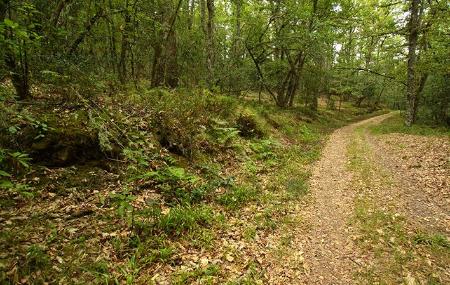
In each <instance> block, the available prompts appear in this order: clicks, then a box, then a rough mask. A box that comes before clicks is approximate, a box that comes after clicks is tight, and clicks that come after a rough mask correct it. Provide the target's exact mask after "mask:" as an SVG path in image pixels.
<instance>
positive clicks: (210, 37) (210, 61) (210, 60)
mask: <svg viewBox="0 0 450 285" xmlns="http://www.w3.org/2000/svg"><path fill="white" fill-rule="evenodd" d="M206 8H207V10H208V21H207V24H206V39H207V46H206V49H207V62H206V64H207V69H208V87H209V89H212V87H213V86H214V78H215V74H214V29H215V27H214V13H215V8H214V0H206Z"/></svg>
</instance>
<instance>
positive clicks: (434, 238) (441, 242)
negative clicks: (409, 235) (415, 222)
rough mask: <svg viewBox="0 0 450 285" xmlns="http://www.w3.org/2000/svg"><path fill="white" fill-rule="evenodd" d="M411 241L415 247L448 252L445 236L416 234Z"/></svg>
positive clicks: (449, 249)
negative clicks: (422, 246)
mask: <svg viewBox="0 0 450 285" xmlns="http://www.w3.org/2000/svg"><path fill="white" fill-rule="evenodd" d="M413 241H414V243H415V244H417V245H422V244H423V245H427V246H431V247H436V248H443V249H445V250H447V251H450V241H449V240H448V238H447V237H446V236H445V235H442V234H433V235H430V234H426V233H417V234H416V235H415V236H414V238H413Z"/></svg>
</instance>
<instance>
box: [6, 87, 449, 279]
mask: <svg viewBox="0 0 450 285" xmlns="http://www.w3.org/2000/svg"><path fill="white" fill-rule="evenodd" d="M156 95H158V96H160V95H159V94H156ZM156 95H155V96H156ZM194 95H195V94H194ZM146 96H151V94H147V93H145V94H144V95H143V96H142V99H143V100H144V99H145V100H144V102H146V101H149V100H148V99H147V97H146ZM185 96H187V95H185ZM127 98H128V97H127ZM137 98H138V97H137ZM158 98H159V97H158ZM168 98H172V97H168ZM187 98H188V99H190V100H198V98H200V97H198V96H192V97H187ZM138 99H139V98H138ZM138 99H134V100H138ZM216 99H217V98H215V100H216ZM224 100H225V101H224V102H225V103H226V104H229V105H226V106H228V107H229V108H224V107H223V106H221V105H218V106H219V107H220V108H219V107H217V106H216V103H214V104H210V103H208V104H206V103H203V104H204V105H205V104H206V107H209V108H213V109H211V110H212V111H210V112H206V113H207V114H208V116H211V115H210V114H216V113H217V112H216V111H214V110H216V109H214V108H218V110H228V109H229V110H232V111H230V114H231V115H225V114H223V115H220V116H218V118H216V117H213V116H211V118H208V120H207V121H206V120H204V119H203V116H200V114H203V113H201V112H199V113H198V114H196V113H192V112H191V111H190V109H191V108H192V107H191V106H190V105H188V106H187V107H186V108H185V109H186V110H185V111H186V112H185V113H186V118H190V117H191V116H197V117H198V118H200V119H202V120H201V121H200V122H202V125H204V129H205V130H204V133H202V136H201V137H200V139H199V142H200V143H201V144H199V147H200V148H199V151H198V152H197V153H196V155H197V156H196V157H195V159H194V160H192V161H190V160H189V159H187V158H186V157H183V155H182V154H180V153H174V152H173V150H172V152H171V151H169V150H167V149H166V147H167V146H166V147H163V146H162V145H160V143H161V140H159V141H158V139H157V138H156V134H157V131H155V128H156V127H158V126H159V127H161V126H160V124H156V123H154V124H153V123H151V122H152V121H154V120H156V122H158V121H157V120H158V118H159V116H161V114H162V115H164V114H165V112H170V110H172V109H174V110H176V111H174V112H172V113H168V115H167V116H168V118H171V119H172V120H173V121H169V123H171V124H173V125H167V126H166V125H163V127H166V128H167V133H169V134H170V133H174V134H177V136H174V137H169V139H171V140H173V141H174V142H181V143H183V140H182V138H184V137H191V135H189V133H187V134H186V133H183V131H186V130H189V128H192V130H196V129H198V128H197V125H198V124H197V123H192V124H189V122H186V120H187V119H186V118H185V117H183V114H184V113H183V110H184V109H183V108H182V107H183V106H184V105H186V104H185V102H186V101H185V100H184V99H183V98H181V99H180V102H179V104H178V103H177V102H175V103H177V104H178V105H175V107H176V108H173V106H172V105H170V104H169V103H167V102H172V101H167V102H166V101H163V103H164V104H166V103H167V104H169V105H168V106H166V105H164V104H162V105H161V106H157V108H156V109H155V110H153V109H151V108H150V107H148V106H146V105H144V103H142V102H141V101H132V102H131V103H133V104H134V105H132V107H129V105H130V104H131V103H130V102H124V103H123V105H121V106H120V108H115V109H112V108H111V109H110V110H111V112H113V110H119V111H117V112H116V113H113V114H112V115H109V116H111V117H112V118H113V119H112V120H106V121H105V122H103V121H100V122H98V121H96V120H94V123H95V124H94V126H97V125H99V126H101V128H100V130H102V131H103V130H105V129H107V130H110V129H114V128H113V126H115V125H116V124H120V126H121V129H123V130H127V131H128V132H129V134H128V137H129V138H132V139H135V137H137V138H138V139H137V142H138V143H137V144H136V146H137V149H134V148H131V150H130V149H125V150H124V153H125V154H126V156H123V157H121V159H123V160H125V161H122V160H117V161H116V160H113V161H112V162H111V161H97V160H96V159H97V158H96V157H94V160H93V161H86V162H80V163H77V164H73V165H64V166H45V165H38V164H36V165H34V166H33V167H32V170H31V171H30V173H29V174H27V175H26V176H25V177H24V178H23V179H22V180H20V181H18V182H20V183H19V184H17V185H27V187H26V188H24V189H25V191H26V192H27V193H28V195H27V196H24V195H23V194H22V193H21V192H20V190H21V189H19V188H18V189H17V190H16V191H15V192H14V191H10V192H7V191H4V192H0V193H1V195H2V196H1V197H0V198H1V199H0V202H1V203H0V206H1V207H0V223H1V227H0V283H1V284H44V283H60V284H68V283H72V284H161V285H166V284H167V285H169V284H228V285H238V284H353V283H355V284H401V283H406V284H408V285H411V284H449V283H450V273H449V270H448V268H447V264H449V263H450V243H449V240H448V238H449V227H450V226H449V213H450V209H449V205H450V201H449V199H450V197H449V191H448V186H449V184H450V182H449V177H450V165H449V157H448V154H449V153H450V149H449V145H450V143H449V139H448V138H449V136H448V130H445V129H444V131H443V132H442V130H440V129H431V128H428V127H424V128H421V127H417V128H412V129H405V128H404V127H402V119H401V117H400V116H399V115H398V114H396V113H389V114H385V115H381V116H376V117H372V118H371V119H367V120H364V121H360V122H358V123H353V124H349V123H350V122H354V121H356V120H362V119H363V118H367V117H370V116H375V115H377V114H380V113H384V111H379V112H377V113H366V112H362V110H360V109H357V108H354V107H353V106H351V105H350V104H345V105H343V106H342V109H340V110H328V109H326V108H325V107H324V106H322V109H321V110H320V112H319V113H318V114H317V115H315V116H310V115H308V113H307V112H304V110H302V109H301V108H298V109H293V110H280V109H277V108H275V107H270V105H263V106H261V105H260V104H254V103H251V102H247V103H246V104H245V105H244V106H243V107H238V108H237V109H236V107H233V108H232V106H234V105H233V104H234V103H235V102H234V101H230V100H229V98H228V97H226V98H224ZM149 102H153V101H151V100H150V101H149ZM196 102H197V101H193V103H192V104H193V105H199V104H197V103H196ZM213 102H216V101H213ZM194 103H195V104H194ZM200 103H202V102H200ZM225 103H223V104H225ZM239 103H240V104H242V102H239ZM105 104H108V103H107V102H106V103H105ZM115 104H116V105H117V104H118V103H117V102H116V103H115ZM171 104H172V103H171ZM240 104H239V105H238V106H240ZM204 105H201V104H200V105H199V106H200V107H198V108H199V110H202V111H204V108H205V106H204ZM107 106H108V105H107ZM211 106H212V107H211ZM128 107H129V108H130V109H131V110H133V112H130V111H127V112H124V113H127V114H128V113H131V114H132V115H130V116H126V117H125V118H124V116H123V115H122V109H123V110H127V109H126V108H128ZM158 108H159V109H158ZM149 110H151V111H152V112H154V114H157V115H158V116H155V117H152V116H151V115H152V113H150V115H148V114H149ZM160 110H163V111H164V112H160ZM180 110H181V111H180ZM25 111H27V112H29V113H30V114H29V116H36V117H38V116H39V115H40V114H41V113H46V116H48V118H49V119H48V120H46V121H45V122H47V123H48V124H49V126H50V127H52V128H53V129H52V130H53V131H54V132H60V131H61V130H65V129H69V130H74V129H77V130H78V129H81V130H82V131H86V130H85V129H88V127H86V126H85V125H86V124H85V123H86V122H85V121H88V122H90V120H84V119H83V118H85V117H86V116H84V115H83V114H84V113H83V112H84V111H83V110H81V111H78V113H77V112H72V111H71V109H69V108H67V110H65V111H62V110H60V109H55V110H54V113H55V114H52V113H50V112H49V111H47V110H45V111H43V110H40V109H39V110H35V109H30V110H25ZM91 111H92V110H91ZM180 113H181V115H180ZM142 114H146V115H145V116H143V115H142ZM193 114H194V115H193ZM233 114H237V115H233ZM239 114H241V115H239ZM102 116H106V115H105V114H103V113H102ZM177 116H178V117H177ZM233 116H235V117H233ZM197 117H196V118H197ZM77 118H78V120H76V119H77ZM89 118H90V117H89ZM107 118H109V117H107ZM243 118H244V119H246V120H244V121H243V123H244V126H245V127H247V129H248V126H250V127H249V129H250V130H251V132H250V134H247V136H242V131H240V132H237V128H238V126H239V120H242V119H243ZM109 121H110V122H114V124H112V125H111V124H108V122H109ZM204 121H205V122H204ZM61 122H63V123H61ZM64 122H70V123H71V124H69V125H67V124H65V123H64ZM194 122H196V121H194ZM100 123H101V124H100ZM241 123H242V122H241ZM252 124H254V125H252ZM348 124H349V125H348ZM343 125H347V126H345V127H342V128H339V127H340V126H343ZM105 126H106V127H105ZM133 126H139V132H137V131H135V132H134V133H133V132H132V131H133V130H134V128H133ZM163 130H164V129H163ZM245 130H246V129H245V128H244V129H243V131H245ZM333 130H334V131H333ZM253 132H255V133H258V135H255V134H253ZM405 132H406V133H407V134H406V133H405ZM193 133H194V134H197V133H196V131H195V132H194V131H193ZM99 134H100V133H99ZM103 134H104V133H103ZM112 134H113V135H114V134H115V133H112ZM46 136H47V137H49V138H52V136H51V135H50V133H47V134H46ZM69 138H70V137H69ZM145 147H146V148H147V149H143V148H145ZM84 148H86V147H84ZM203 149H204V150H203ZM82 154H85V153H84V152H82ZM128 160H130V161H131V162H130V161H128ZM139 163H141V164H142V165H140V164H139ZM133 167H135V168H133ZM136 173H137V174H138V175H137V174H136ZM29 194H32V198H30V197H29Z"/></svg>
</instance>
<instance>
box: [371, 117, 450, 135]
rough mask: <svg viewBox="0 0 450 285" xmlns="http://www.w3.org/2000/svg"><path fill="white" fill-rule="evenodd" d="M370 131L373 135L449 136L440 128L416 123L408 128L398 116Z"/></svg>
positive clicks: (445, 130)
mask: <svg viewBox="0 0 450 285" xmlns="http://www.w3.org/2000/svg"><path fill="white" fill-rule="evenodd" d="M370 130H371V131H372V132H373V133H375V134H390V133H404V134H411V135H422V136H450V130H449V129H448V128H446V127H442V126H430V125H424V124H420V123H418V124H415V125H413V126H411V127H408V126H406V125H405V120H404V119H403V118H402V116H401V115H400V114H397V115H395V116H392V117H390V118H388V119H386V120H384V121H383V123H382V124H378V125H374V126H372V127H370Z"/></svg>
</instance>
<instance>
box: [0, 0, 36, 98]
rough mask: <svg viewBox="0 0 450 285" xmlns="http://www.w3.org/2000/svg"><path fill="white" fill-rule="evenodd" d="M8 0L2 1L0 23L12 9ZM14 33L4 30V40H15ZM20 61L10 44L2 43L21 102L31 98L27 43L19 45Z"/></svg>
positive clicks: (5, 58) (0, 2) (6, 63)
mask: <svg viewBox="0 0 450 285" xmlns="http://www.w3.org/2000/svg"><path fill="white" fill-rule="evenodd" d="M9 2H10V1H8V0H6V1H5V0H4V1H0V21H1V22H3V21H4V20H5V18H6V14H7V12H8V9H10V6H9ZM13 37H14V35H13V32H12V31H11V30H10V29H9V28H5V29H4V38H5V39H11V38H13ZM18 48H19V59H17V57H16V53H15V51H14V50H13V49H12V47H11V46H10V44H8V43H7V42H2V49H3V50H4V61H5V65H6V67H7V68H8V71H9V73H10V74H11V81H12V84H13V86H14V89H15V90H16V94H17V96H18V97H19V99H20V100H25V99H28V98H29V97H30V95H31V94H30V83H29V70H28V56H27V49H26V45H25V43H23V42H21V43H19V47H18Z"/></svg>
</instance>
